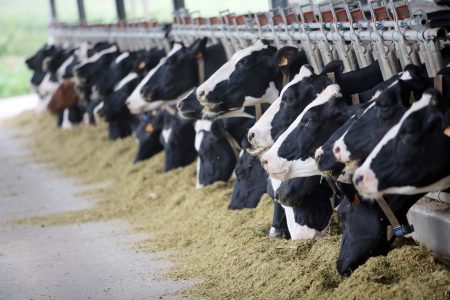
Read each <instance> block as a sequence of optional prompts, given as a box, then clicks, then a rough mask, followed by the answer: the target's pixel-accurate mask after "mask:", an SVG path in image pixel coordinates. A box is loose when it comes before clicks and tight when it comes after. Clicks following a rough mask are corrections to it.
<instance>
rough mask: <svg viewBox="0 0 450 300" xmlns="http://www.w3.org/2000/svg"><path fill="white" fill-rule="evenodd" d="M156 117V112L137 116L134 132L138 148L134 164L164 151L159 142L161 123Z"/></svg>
mask: <svg viewBox="0 0 450 300" xmlns="http://www.w3.org/2000/svg"><path fill="white" fill-rule="evenodd" d="M156 115H157V111H154V112H151V113H145V114H140V115H139V124H138V126H137V128H136V130H135V136H136V139H137V141H138V143H139V147H138V151H137V152H136V155H135V157H134V163H137V162H140V161H143V160H146V159H149V158H151V157H152V156H153V155H155V154H156V153H158V152H160V151H161V150H163V149H164V148H163V146H162V144H161V142H160V141H159V137H160V135H161V132H162V127H160V126H161V125H162V122H158V121H157V119H156Z"/></svg>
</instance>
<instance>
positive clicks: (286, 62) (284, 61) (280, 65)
mask: <svg viewBox="0 0 450 300" xmlns="http://www.w3.org/2000/svg"><path fill="white" fill-rule="evenodd" d="M288 63H289V61H288V59H287V58H286V57H283V58H282V59H281V61H280V63H279V64H278V66H279V67H283V66H286V65H287V64H288Z"/></svg>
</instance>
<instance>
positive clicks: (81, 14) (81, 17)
mask: <svg viewBox="0 0 450 300" xmlns="http://www.w3.org/2000/svg"><path fill="white" fill-rule="evenodd" d="M77 6H78V17H79V20H80V23H81V24H86V11H85V10H84V0H77Z"/></svg>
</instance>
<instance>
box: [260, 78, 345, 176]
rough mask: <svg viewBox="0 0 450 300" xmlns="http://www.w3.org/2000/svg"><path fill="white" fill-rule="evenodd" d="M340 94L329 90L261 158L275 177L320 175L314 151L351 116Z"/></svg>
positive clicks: (331, 87) (335, 87) (334, 88)
mask: <svg viewBox="0 0 450 300" xmlns="http://www.w3.org/2000/svg"><path fill="white" fill-rule="evenodd" d="M339 91H340V90H339V86H338V85H336V84H332V85H329V86H327V87H326V88H325V89H324V90H323V91H322V92H321V93H320V94H319V95H318V96H317V98H316V99H315V100H314V101H313V102H311V103H310V104H308V105H307V106H306V108H305V109H304V110H303V112H302V113H301V114H300V115H299V116H298V117H297V119H296V120H295V121H294V122H293V123H292V124H291V125H290V126H289V128H288V129H287V130H286V131H285V132H284V133H283V134H282V135H281V136H280V137H279V138H278V139H277V141H276V142H275V143H274V144H273V146H272V147H271V148H270V149H269V150H268V151H267V152H266V153H264V154H263V155H262V156H261V162H262V165H263V167H264V169H265V170H266V171H267V172H268V173H269V174H270V175H271V176H272V177H274V178H277V179H279V180H287V179H289V178H293V177H306V176H312V175H320V174H321V173H320V171H319V169H318V168H317V164H316V162H315V160H314V159H313V157H314V152H315V150H316V149H317V148H318V147H319V146H320V145H321V144H322V143H323V142H324V141H325V140H326V139H327V138H328V137H329V136H330V135H331V134H332V132H333V130H334V129H335V128H336V127H339V126H340V125H342V124H343V123H344V122H345V120H347V119H348V118H349V114H351V113H352V111H351V110H349V109H348V108H349V106H348V105H347V104H346V103H345V102H344V101H343V100H342V98H340V94H339ZM314 134H317V136H316V135H314Z"/></svg>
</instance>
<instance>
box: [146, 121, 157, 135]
mask: <svg viewBox="0 0 450 300" xmlns="http://www.w3.org/2000/svg"><path fill="white" fill-rule="evenodd" d="M154 130H155V128H153V124H152V123H148V124H147V126H146V127H145V132H147V133H152V132H153V131H154Z"/></svg>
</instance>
